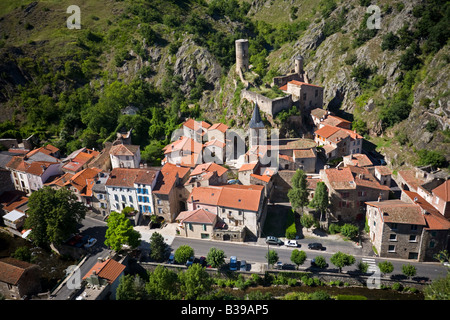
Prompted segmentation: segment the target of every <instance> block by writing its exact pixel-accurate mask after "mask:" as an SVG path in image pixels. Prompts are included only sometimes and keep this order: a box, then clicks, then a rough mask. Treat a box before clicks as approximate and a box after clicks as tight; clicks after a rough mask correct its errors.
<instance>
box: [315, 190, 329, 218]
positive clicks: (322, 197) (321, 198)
mask: <svg viewBox="0 0 450 320" xmlns="http://www.w3.org/2000/svg"><path fill="white" fill-rule="evenodd" d="M329 204H330V200H329V197H328V188H327V186H326V184H325V182H318V183H317V187H316V192H315V193H314V197H313V199H312V201H311V205H312V206H313V208H315V209H316V210H319V211H320V221H322V218H323V217H322V216H323V213H324V212H326V210H327V208H328V206H329Z"/></svg>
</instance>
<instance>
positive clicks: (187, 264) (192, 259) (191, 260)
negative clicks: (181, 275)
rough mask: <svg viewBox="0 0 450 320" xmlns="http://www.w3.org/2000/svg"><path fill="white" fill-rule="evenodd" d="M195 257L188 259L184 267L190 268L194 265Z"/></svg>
mask: <svg viewBox="0 0 450 320" xmlns="http://www.w3.org/2000/svg"><path fill="white" fill-rule="evenodd" d="M194 260H195V257H194V256H192V257H190V258H189V259H188V261H187V262H186V267H190V266H192V264H193V263H194Z"/></svg>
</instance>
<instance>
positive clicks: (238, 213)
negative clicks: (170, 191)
mask: <svg viewBox="0 0 450 320" xmlns="http://www.w3.org/2000/svg"><path fill="white" fill-rule="evenodd" d="M187 204H188V210H189V211H193V210H196V209H205V210H207V211H209V212H211V213H214V214H216V215H217V216H218V221H219V222H223V224H222V225H223V228H222V229H226V228H232V227H234V228H238V229H240V230H243V229H244V228H245V230H246V231H247V233H248V234H249V235H250V236H256V237H259V236H260V235H261V231H262V226H263V225H264V221H265V216H266V209H267V208H266V203H265V197H264V186H261V185H248V186H243V185H224V186H209V187H199V188H194V189H193V190H192V192H191V194H190V196H189V199H188V201H187Z"/></svg>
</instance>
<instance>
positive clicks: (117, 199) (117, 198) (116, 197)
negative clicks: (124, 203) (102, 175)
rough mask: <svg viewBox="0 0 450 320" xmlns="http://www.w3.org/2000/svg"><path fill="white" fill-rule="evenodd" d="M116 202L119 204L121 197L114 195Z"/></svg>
mask: <svg viewBox="0 0 450 320" xmlns="http://www.w3.org/2000/svg"><path fill="white" fill-rule="evenodd" d="M114 200H116V201H117V202H119V196H118V195H117V194H115V195H114Z"/></svg>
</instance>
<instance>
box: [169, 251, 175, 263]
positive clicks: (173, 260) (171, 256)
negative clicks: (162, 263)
mask: <svg viewBox="0 0 450 320" xmlns="http://www.w3.org/2000/svg"><path fill="white" fill-rule="evenodd" d="M167 262H169V264H173V263H174V262H175V255H174V254H173V252H171V253H170V256H169V260H168V261H167Z"/></svg>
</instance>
